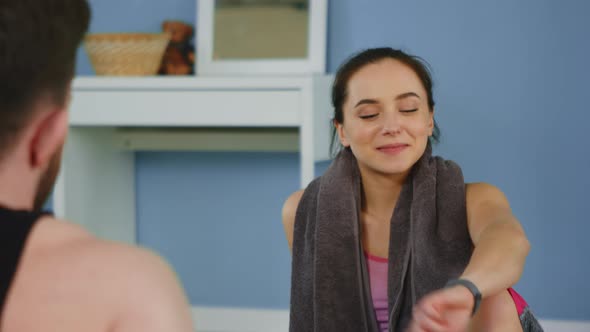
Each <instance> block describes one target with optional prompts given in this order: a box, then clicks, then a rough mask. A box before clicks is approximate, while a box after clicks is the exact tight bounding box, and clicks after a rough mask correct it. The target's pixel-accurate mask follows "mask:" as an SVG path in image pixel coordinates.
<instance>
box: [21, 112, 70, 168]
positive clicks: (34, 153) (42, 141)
mask: <svg viewBox="0 0 590 332" xmlns="http://www.w3.org/2000/svg"><path fill="white" fill-rule="evenodd" d="M35 126H36V128H35V131H34V134H33V137H32V139H31V142H30V146H29V155H30V163H31V167H33V168H39V167H41V168H43V167H45V165H46V164H47V163H48V162H49V161H50V160H51V157H52V156H53V155H54V154H55V153H56V152H57V151H59V150H60V149H61V147H62V146H63V144H64V142H65V140H66V137H67V134H68V112H67V111H66V110H65V109H63V108H59V109H56V110H54V111H51V112H46V113H44V114H43V115H41V116H40V117H39V118H38V120H37V121H36V124H35Z"/></svg>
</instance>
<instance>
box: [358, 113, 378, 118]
mask: <svg viewBox="0 0 590 332" xmlns="http://www.w3.org/2000/svg"><path fill="white" fill-rule="evenodd" d="M376 116H377V114H369V115H359V118H361V119H371V118H374V117H376Z"/></svg>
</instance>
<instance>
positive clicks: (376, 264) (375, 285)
mask: <svg viewBox="0 0 590 332" xmlns="http://www.w3.org/2000/svg"><path fill="white" fill-rule="evenodd" d="M365 257H366V258H367V270H368V272H369V281H370V285H371V297H372V298H373V309H375V317H377V323H378V324H379V329H380V330H381V331H384V332H387V329H388V327H389V308H388V305H387V265H388V264H387V258H382V257H377V256H373V255H371V254H369V253H367V252H365Z"/></svg>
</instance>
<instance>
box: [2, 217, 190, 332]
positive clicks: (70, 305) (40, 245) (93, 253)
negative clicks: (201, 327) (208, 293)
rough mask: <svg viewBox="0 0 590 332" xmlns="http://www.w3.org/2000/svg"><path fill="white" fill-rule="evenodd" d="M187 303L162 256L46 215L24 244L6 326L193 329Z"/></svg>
mask: <svg viewBox="0 0 590 332" xmlns="http://www.w3.org/2000/svg"><path fill="white" fill-rule="evenodd" d="M189 309H190V308H189V305H188V303H187V301H186V299H185V297H184V295H183V292H182V290H181V288H180V287H179V286H178V282H177V280H176V278H175V276H174V274H173V273H172V272H171V270H170V268H169V267H168V266H167V265H166V264H165V263H164V262H163V261H162V260H161V259H159V258H158V257H157V256H155V255H153V254H152V253H150V252H148V251H146V250H143V249H138V248H133V247H130V246H126V245H122V244H115V243H111V242H106V241H102V240H98V239H96V238H94V237H93V236H91V235H90V234H88V233H87V232H86V231H84V230H83V229H82V228H80V227H78V226H76V225H74V224H71V223H67V222H63V221H58V220H55V219H53V218H52V217H50V216H44V217H42V218H41V219H39V220H38V221H37V222H36V223H35V225H34V226H33V228H32V230H31V232H30V234H29V236H28V239H27V240H26V244H25V245H24V247H23V251H22V254H21V256H20V259H19V263H18V268H17V270H16V274H15V275H14V278H13V280H12V283H11V286H10V289H9V292H8V294H7V297H6V301H5V304H4V308H3V312H2V313H1V319H2V320H1V322H2V323H1V327H0V331H2V332H11V331H18V332H28V331H31V332H36V331H60V332H69V331H72V332H73V331H89V332H93V331H96V332H103V331H146V332H147V331H187V332H188V331H193V326H192V322H191V318H190V310H189Z"/></svg>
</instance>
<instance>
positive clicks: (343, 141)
mask: <svg viewBox="0 0 590 332" xmlns="http://www.w3.org/2000/svg"><path fill="white" fill-rule="evenodd" d="M334 127H336V132H337V133H338V139H339V140H340V144H342V146H344V147H345V148H347V147H349V146H350V142H348V137H347V135H346V131H345V130H344V125H343V124H342V123H338V122H337V121H336V120H334Z"/></svg>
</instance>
